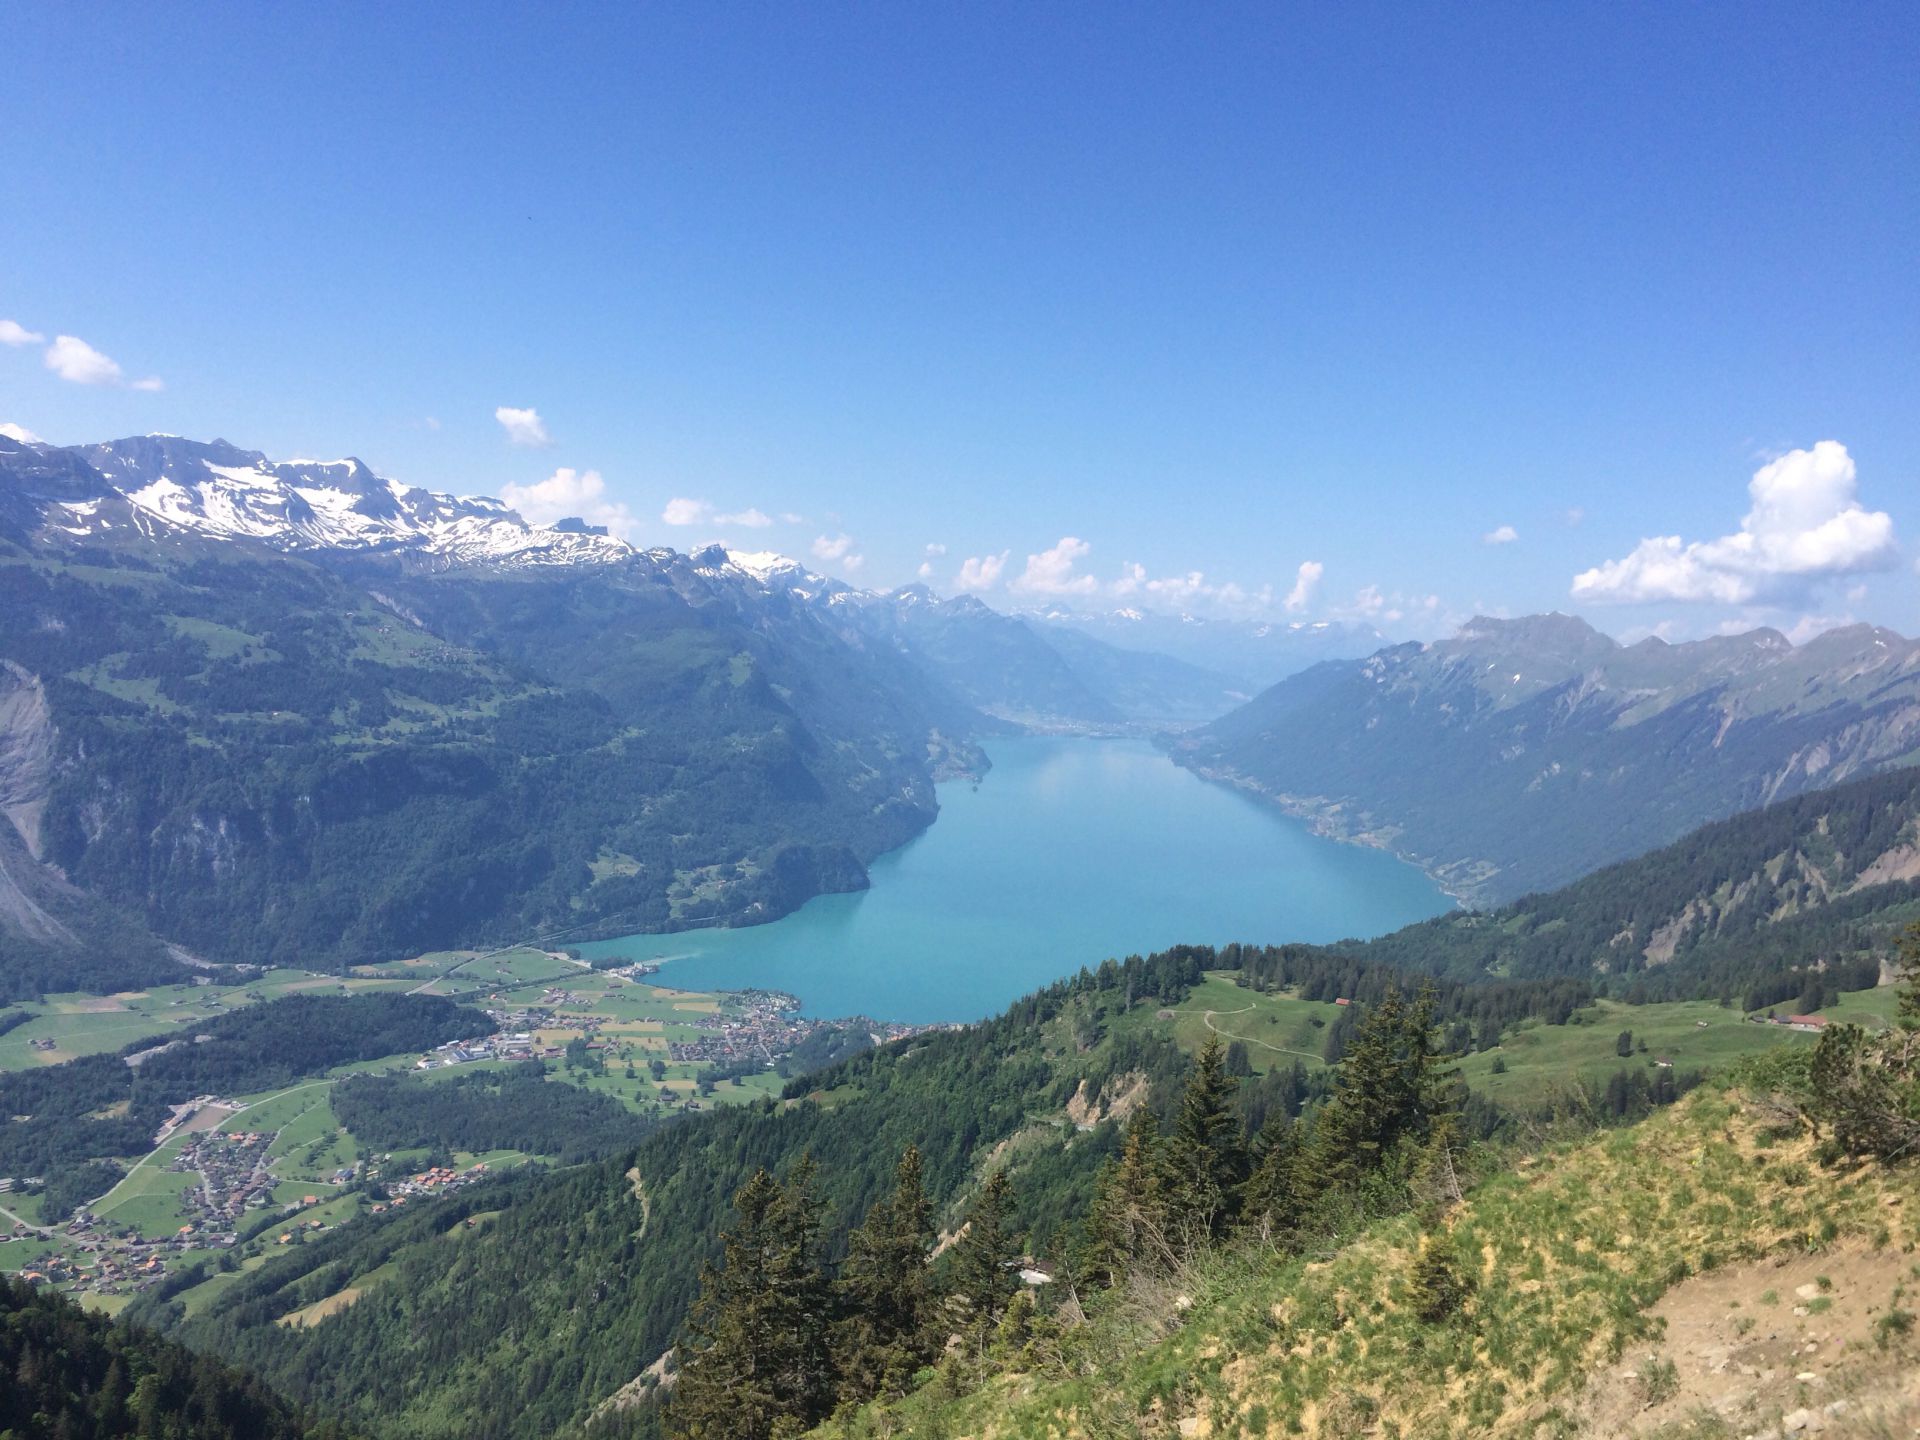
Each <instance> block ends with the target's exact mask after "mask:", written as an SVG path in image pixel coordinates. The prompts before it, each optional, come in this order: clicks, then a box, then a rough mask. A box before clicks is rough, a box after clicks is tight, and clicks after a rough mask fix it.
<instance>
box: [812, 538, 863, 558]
mask: <svg viewBox="0 0 1920 1440" xmlns="http://www.w3.org/2000/svg"><path fill="white" fill-rule="evenodd" d="M853 545H854V540H853V537H852V536H851V535H816V536H815V537H814V540H813V558H814V559H816V560H845V559H846V558H847V557H848V556H849V555H851V554H852V553H853Z"/></svg>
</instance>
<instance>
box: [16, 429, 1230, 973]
mask: <svg viewBox="0 0 1920 1440" xmlns="http://www.w3.org/2000/svg"><path fill="white" fill-rule="evenodd" d="M1250 688H1251V687H1250V686H1247V685H1246V684H1245V683H1244V682H1242V681H1238V680H1236V679H1232V678H1229V677H1226V676H1222V675H1218V674H1214V673H1211V672H1209V671H1206V670H1204V669H1202V668H1201V667H1199V666H1196V665H1193V664H1190V663H1186V662H1183V661H1180V660H1176V659H1172V658H1170V657H1167V656H1161V655H1154V654H1149V653H1142V652H1140V651H1137V650H1133V649H1120V648H1117V647H1114V646H1109V645H1105V644H1103V643H1101V642H1099V641H1097V640H1094V639H1091V638H1089V637H1087V636H1085V635H1081V634H1079V633H1076V632H1072V631H1066V630H1055V629H1052V628H1050V627H1048V626H1046V625H1043V624H1040V623H1037V622H1032V621H1029V620H1028V619H1025V618H1021V617H1014V616H1008V615H1003V614H1000V613H998V612H996V611H994V610H991V609H989V608H988V607H987V606H985V605H982V604H980V603H979V602H978V601H976V600H973V599H971V598H962V599H956V600H942V599H939V598H937V597H935V596H934V595H932V594H931V593H930V592H928V591H926V590H924V589H919V588H913V589H907V590H901V591H896V592H892V593H890V594H877V593H873V592H868V591H861V590H856V589H854V588H852V587H850V586H847V585H844V584H842V583H840V582H838V581H834V580H830V579H827V578H825V577H823V576H820V575H816V574H813V573H811V572H810V571H808V570H807V569H805V567H803V566H800V565H798V564H797V563H795V562H793V561H791V560H786V559H783V558H782V557H779V556H772V555H751V554H729V553H728V552H726V551H723V550H720V549H718V548H710V549H707V550H703V551H700V552H698V553H696V554H692V555H684V554H680V553H678V552H675V551H672V550H665V549H659V550H646V551H642V550H636V549H635V548H633V547H632V546H629V545H627V544H625V543H623V542H622V541H620V540H617V539H615V538H613V537H611V536H608V535H605V534H603V533H598V532H596V531H595V530H593V529H592V528H591V527H588V526H584V525H582V524H580V523H579V522H577V521H562V522H561V523H559V524H558V525H555V526H537V525H530V524H528V523H527V522H526V521H525V520H524V519H522V517H520V516H519V515H517V514H515V513H514V512H513V511H512V510H510V509H508V508H507V507H505V506H503V505H501V504H500V503H499V502H498V501H494V500H489V499H484V498H474V497H462V496H455V495H448V494H441V493H437V492H431V491H427V490H422V489H418V488H414V487H408V486H403V485H400V484H397V483H394V482H391V481H387V480H384V479H382V478H381V477H379V476H377V475H375V474H374V473H373V472H372V471H370V470H369V469H368V468H367V467H366V466H365V465H363V464H361V463H360V462H359V461H357V460H333V461H316V460H295V461H273V460H269V459H268V458H266V457H265V456H263V455H261V454H259V453H258V452H254V451H247V450H241V449H239V448H237V447H235V446H233V445H230V444H227V443H226V442H224V441H214V442H211V443H200V442H195V441H190V440H183V439H180V438H178V437H174V436H164V435H150V436H142V437H137V438H132V439H126V440H117V441H112V442H109V443H106V444H100V445H83V446H74V447H57V446H51V445H40V444H23V443H20V442H16V441H13V440H11V439H7V438H5V437H0V814H3V815H4V817H5V819H6V820H7V822H9V823H6V824H0V962H4V964H0V997H4V995H5V994H6V993H8V991H9V990H10V989H11V990H13V991H19V992H25V991H31V990H32V989H33V988H35V986H36V985H38V984H40V983H41V982H42V981H44V980H48V979H53V978H61V979H67V980H71V979H73V978H74V976H75V973H76V972H75V968H74V967H75V966H77V965H80V964H83V963H87V964H91V963H103V964H104V963H111V964H113V965H118V966H121V967H122V969H123V970H125V972H126V973H125V975H124V976H123V978H125V979H127V980H129V981H145V980H148V979H152V978H154V974H155V971H156V969H162V970H163V969H165V968H166V967H167V966H170V965H172V964H173V962H172V961H169V960H167V959H166V958H165V957H164V955H163V954H162V953H161V952H160V951H159V949H158V947H157V946H154V945H152V944H151V943H149V944H147V945H145V946H142V945H141V944H139V943H135V940H134V939H133V938H130V937H132V936H133V935H134V934H135V933H136V932H137V929H138V926H137V924H136V925H135V926H134V929H133V930H129V924H130V923H133V922H140V923H144V924H145V925H147V926H150V927H151V928H152V930H153V931H155V932H157V933H158V934H159V935H160V936H163V937H165V938H166V939H167V940H170V941H177V942H180V943H181V944H184V945H186V946H188V947H190V949H192V950H193V951H196V952H199V953H201V954H204V955H207V956H210V957H215V958H220V959H229V960H240V959H245V960H273V959H283V960H298V961H301V962H303V963H308V964H328V963H336V962H344V961H349V960H354V959H359V958H366V957H370V956H374V955H385V954H392V953H394V952H396V951H401V950H407V949H417V948H430V947H433V946H439V945H445V944H452V943H456V942H459V941H466V940H477V939H482V938H486V937H489V936H507V935H516V936H518V935H528V934H533V933H538V932H542V931H566V932H569V933H571V932H575V931H581V932H584V931H586V930H589V929H593V928H598V929H601V930H611V931H618V930H620V929H622V928H632V929H640V928H660V927H671V926H677V925H687V924H695V923H712V922H714V921H747V920H753V919H760V918H767V917H770V916H772V915H777V914H780V913H782V912H784V911H785V910H787V909H791V908H792V907H793V906H794V905H796V904H798V903H800V902H801V901H803V900H805V899H806V898H808V897H809V896H811V895H813V894H817V893H820V892H821V891H823V890H836V889H846V888H851V887H857V886H860V885H862V884H864V883H865V862H866V861H867V860H869V859H871V858H872V857H873V856H874V855H876V854H878V853H880V852H881V851H883V850H885V849H888V848H891V847H892V846H895V845H898V844H900V843H901V842H902V841H904V840H906V839H908V838H909V837H911V836H912V835H913V834H915V833H917V832H918V831H919V830H920V829H921V828H923V827H924V826H925V825H927V824H928V823H929V822H930V821H931V820H932V818H933V815H934V813H935V809H936V800H935V794H934V789H933V781H934V780H935V778H937V777H938V776H939V775H941V774H944V773H949V772H951V771H954V770H967V769H976V768H978V767H979V765H980V764H981V763H982V758H981V756H980V753H979V751H978V750H977V748H976V747H975V746H974V745H973V743H972V737H974V736H977V735H981V734H990V733H994V732H1004V731H1007V730H1011V729H1016V728H1020V727H1035V728H1044V729H1051V730H1086V731H1104V732H1123V731H1134V732H1139V733H1146V732H1148V731H1150V730H1153V729H1156V728H1160V727H1164V726H1178V725H1182V724H1190V723H1193V722H1195V721H1199V720H1204V719H1208V718H1212V717H1214V716H1217V715H1220V714H1222V713H1224V712H1225V711H1226V710H1228V709H1230V708H1231V707H1232V706H1233V705H1234V704H1236V703H1238V701H1239V700H1240V699H1242V698H1244V694H1245V693H1246V692H1247V691H1248V690H1249V689H1250ZM109 935H111V936H112V937H113V940H112V943H111V944H108V943H105V937H107V936H109ZM103 957H110V961H109V959H108V958H103ZM8 977H11V979H9V978H8Z"/></svg>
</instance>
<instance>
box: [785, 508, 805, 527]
mask: <svg viewBox="0 0 1920 1440" xmlns="http://www.w3.org/2000/svg"><path fill="white" fill-rule="evenodd" d="M780 523H781V524H782V525H804V524H806V523H807V517H806V516H804V515H796V514H794V513H793V512H792V511H791V510H783V511H781V512H780Z"/></svg>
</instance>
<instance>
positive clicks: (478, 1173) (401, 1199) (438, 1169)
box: [369, 1160, 488, 1215]
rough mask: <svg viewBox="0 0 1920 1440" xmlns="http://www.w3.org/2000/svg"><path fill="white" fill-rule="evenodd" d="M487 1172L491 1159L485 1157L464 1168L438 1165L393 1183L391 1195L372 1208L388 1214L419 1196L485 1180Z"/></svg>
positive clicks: (378, 1212)
mask: <svg viewBox="0 0 1920 1440" xmlns="http://www.w3.org/2000/svg"><path fill="white" fill-rule="evenodd" d="M487 1174H488V1171H487V1162H486V1161H484V1160H480V1161H476V1162H475V1163H474V1164H472V1165H469V1166H468V1167H467V1168H466V1169H464V1170H460V1169H456V1168H454V1167H453V1166H451V1165H436V1166H434V1167H433V1168H432V1169H430V1170H423V1171H421V1172H420V1173H419V1174H418V1175H415V1176H412V1177H411V1178H409V1179H406V1180H395V1181H393V1182H391V1183H389V1184H388V1185H387V1187H386V1189H387V1198H386V1199H385V1200H381V1201H376V1202H375V1203H374V1204H373V1205H372V1206H370V1207H369V1208H370V1209H371V1210H372V1212H373V1213H374V1214H375V1215H384V1214H385V1213H386V1212H387V1211H388V1210H391V1209H395V1208H397V1207H399V1206H402V1205H405V1204H406V1203H407V1201H408V1200H409V1199H411V1198H413V1197H415V1196H419V1195H444V1194H445V1193H446V1192H447V1191H449V1190H458V1189H459V1188H460V1187H461V1186H463V1185H471V1184H473V1183H474V1182H475V1181H477V1180H484V1179H486V1178H487Z"/></svg>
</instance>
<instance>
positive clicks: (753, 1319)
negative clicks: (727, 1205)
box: [668, 1158, 832, 1440]
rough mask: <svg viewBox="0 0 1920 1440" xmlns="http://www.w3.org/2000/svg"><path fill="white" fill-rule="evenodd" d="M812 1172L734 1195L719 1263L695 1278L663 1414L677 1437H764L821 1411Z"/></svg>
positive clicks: (824, 1390) (828, 1372)
mask: <svg viewBox="0 0 1920 1440" xmlns="http://www.w3.org/2000/svg"><path fill="white" fill-rule="evenodd" d="M813 1178H814V1166H813V1161H812V1160H811V1158H803V1159H802V1160H801V1161H800V1162H799V1163H798V1164H797V1165H795V1166H794V1168H793V1171H792V1172H791V1174H790V1175H789V1176H788V1179H787V1183H786V1184H785V1185H784V1186H783V1185H780V1184H778V1183H777V1182H776V1181H775V1180H774V1178H773V1177H772V1176H771V1175H769V1174H768V1173H767V1172H766V1171H764V1170H762V1171H759V1172H758V1173H756V1174H755V1175H754V1176H753V1178H752V1179H751V1180H749V1181H748V1182H747V1183H746V1184H745V1185H744V1186H743V1187H741V1189H740V1191H739V1193H738V1194H736V1195H735V1196H734V1202H733V1203H734V1213H735V1217H736V1218H735V1220H734V1223H733V1226H732V1228H731V1229H729V1230H728V1232H727V1233H726V1235H725V1236H724V1237H723V1240H722V1250H723V1256H722V1263H721V1266H720V1268H718V1269H715V1268H714V1267H713V1266H712V1265H708V1266H707V1267H705V1269H704V1270H703V1271H702V1274H701V1277H700V1287H701V1293H700V1298H699V1300H697V1301H696V1302H695V1304H694V1307H693V1310H692V1313H691V1314H690V1315H689V1316H688V1319H687V1332H688V1336H689V1342H688V1343H687V1344H684V1345H683V1346H682V1347H681V1348H680V1352H679V1358H680V1379H679V1383H678V1384H677V1385H676V1386H675V1388H674V1394H673V1399H672V1402H671V1405H670V1407H669V1411H668V1423H669V1426H670V1428H671V1432H672V1433H673V1434H674V1435H676V1436H679V1437H684V1440H772V1437H774V1436H775V1435H778V1434H783V1433H786V1432H787V1431H789V1430H790V1429H791V1428H792V1427H794V1426H796V1425H798V1426H801V1427H804V1426H806V1425H810V1424H812V1423H814V1422H815V1421H817V1420H818V1419H819V1418H820V1417H821V1415H822V1414H823V1413H824V1412H825V1409H826V1402H827V1399H828V1394H829V1390H830V1382H831V1379H832V1368H831V1364H830V1361H829V1357H828V1352H827V1325H828V1319H829V1314H828V1308H829V1307H828V1291H827V1283H826V1278H825V1276H824V1275H823V1274H822V1273H821V1271H820V1268H819V1263H818V1258H817V1252H818V1249H819V1227H820V1222H819V1205H818V1202H817V1201H816V1200H815V1198H814V1195H813Z"/></svg>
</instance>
